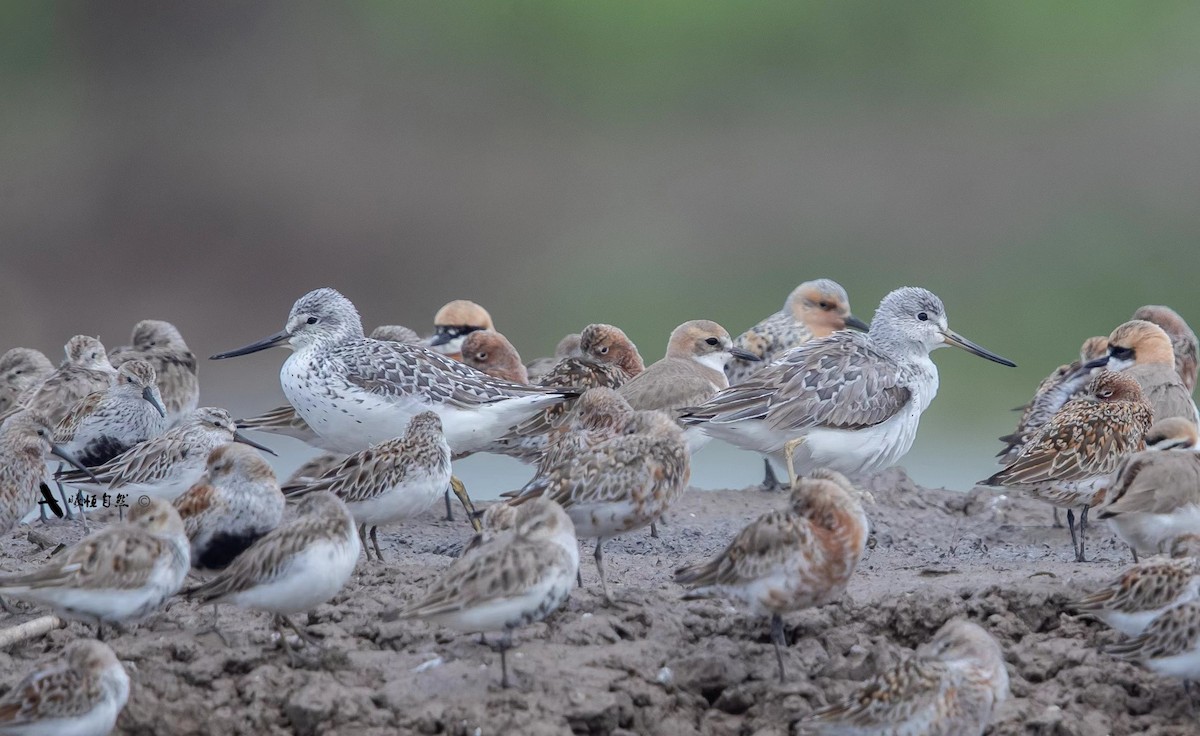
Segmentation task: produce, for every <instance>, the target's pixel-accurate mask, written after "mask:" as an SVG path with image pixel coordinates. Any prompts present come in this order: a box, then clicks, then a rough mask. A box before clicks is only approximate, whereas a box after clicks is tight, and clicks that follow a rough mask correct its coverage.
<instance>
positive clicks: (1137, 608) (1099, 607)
mask: <svg viewBox="0 0 1200 736" xmlns="http://www.w3.org/2000/svg"><path fill="white" fill-rule="evenodd" d="M1197 542H1200V537H1197V536H1195V535H1187V536H1183V537H1179V538H1177V539H1176V540H1174V542H1172V544H1171V559H1167V560H1164V559H1151V560H1146V561H1145V562H1141V563H1135V564H1134V565H1133V567H1130V568H1128V569H1126V570H1125V571H1124V572H1122V573H1121V575H1120V576H1119V577H1117V578H1116V579H1115V580H1113V581H1112V582H1110V583H1109V584H1108V585H1106V586H1104V587H1103V588H1100V589H1099V590H1097V591H1096V592H1094V593H1092V594H1091V595H1089V596H1087V597H1086V598H1084V599H1082V600H1080V601H1078V602H1076V603H1073V604H1070V605H1069V606H1068V608H1071V609H1074V610H1076V611H1078V612H1079V613H1085V614H1088V615H1091V616H1095V617H1096V618H1098V619H1100V620H1101V621H1103V622H1104V623H1106V624H1108V625H1109V626H1110V627H1112V628H1114V629H1116V630H1117V631H1119V632H1121V633H1122V634H1124V635H1125V636H1140V635H1141V634H1142V632H1144V631H1145V630H1146V627H1147V626H1149V625H1150V624H1151V623H1152V622H1153V621H1154V619H1156V618H1158V617H1159V616H1161V615H1162V614H1163V612H1164V611H1167V610H1170V609H1172V608H1174V607H1175V606H1178V605H1180V604H1181V603H1190V602H1192V601H1195V600H1200V558H1197V557H1196V554H1197V552H1200V545H1198V544H1197Z"/></svg>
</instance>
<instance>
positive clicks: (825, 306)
mask: <svg viewBox="0 0 1200 736" xmlns="http://www.w3.org/2000/svg"><path fill="white" fill-rule="evenodd" d="M817 306H818V307H820V308H821V309H829V302H817Z"/></svg>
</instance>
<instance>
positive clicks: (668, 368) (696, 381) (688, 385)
mask: <svg viewBox="0 0 1200 736" xmlns="http://www.w3.org/2000/svg"><path fill="white" fill-rule="evenodd" d="M734 358H740V359H742V360H748V361H758V360H762V358H760V357H758V356H757V355H755V354H754V353H751V352H748V351H746V350H743V349H742V348H739V347H736V346H734V344H733V341H732V340H731V339H730V338H729V333H728V332H726V331H725V328H724V327H722V326H721V325H719V324H717V323H716V322H712V321H710V320H707V319H696V320H692V321H691V322H684V323H683V324H681V325H679V326H678V327H676V328H675V329H674V330H672V331H671V337H670V339H669V340H668V341H667V355H666V357H665V358H663V359H662V360H660V361H658V362H656V363H653V364H651V365H650V367H649V368H647V369H646V370H645V371H643V372H642V373H640V374H639V375H637V376H634V377H633V378H632V379H630V381H629V382H628V383H626V384H624V385H623V386H621V387H620V388H618V389H617V393H619V394H620V395H621V396H622V397H624V399H625V400H626V401H628V402H629V405H630V406H631V407H633V408H634V409H637V410H639V411H646V410H651V409H657V410H659V411H665V412H667V413H668V414H670V415H672V416H675V415H676V414H678V413H679V411H680V410H681V409H683V408H684V407H688V406H696V405H697V404H703V403H704V402H705V401H708V400H709V399H710V398H712V397H713V395H715V394H716V393H717V392H718V391H721V390H723V389H726V388H729V381H728V380H727V379H726V378H725V366H726V364H728V363H729V361H730V360H732V359H734ZM686 434H687V439H688V447H689V449H691V450H692V451H693V452H695V451H696V450H697V449H699V448H700V446H702V445H703V444H704V442H705V441H707V439H708V438H707V437H706V436H704V434H703V433H702V432H701V431H700V430H699V429H692V430H690V431H689V432H688V433H686Z"/></svg>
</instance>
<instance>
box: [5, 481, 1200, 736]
mask: <svg viewBox="0 0 1200 736" xmlns="http://www.w3.org/2000/svg"><path fill="white" fill-rule="evenodd" d="M863 484H864V485H865V486H867V487H869V488H870V489H871V490H872V492H873V494H874V497H875V500H876V503H875V505H874V506H870V507H868V514H869V516H870V517H871V519H872V523H873V525H874V541H875V546H874V548H873V549H871V550H869V551H868V553H867V556H866V558H865V559H864V560H863V562H862V564H861V565H860V567H859V570H858V572H857V573H856V576H855V579H854V581H853V583H852V584H851V585H850V589H849V591H848V593H847V595H846V596H845V598H844V599H843V600H841V601H839V602H838V603H836V604H832V605H829V606H826V607H824V608H822V609H819V610H809V611H803V612H799V613H796V614H793V615H791V616H788V617H787V619H786V622H787V637H788V641H789V647H788V649H787V653H786V664H787V668H788V672H789V679H788V681H787V683H786V684H782V685H781V684H780V683H779V682H778V681H777V679H776V677H775V658H774V655H773V653H772V649H771V645H770V639H769V635H768V630H767V622H766V621H765V620H763V619H760V618H756V617H751V616H748V615H746V614H744V613H742V612H740V611H738V610H735V609H734V608H732V607H731V606H729V605H727V604H726V603H724V602H720V601H696V602H683V601H681V600H680V593H681V590H680V588H679V587H677V586H676V585H675V584H674V583H673V582H672V581H671V572H672V570H673V569H674V568H675V567H676V566H677V565H679V564H682V563H685V562H691V561H695V560H699V559H701V558H705V557H707V556H709V555H712V554H714V553H715V552H717V551H718V550H719V549H720V548H722V547H723V546H724V545H725V544H726V543H727V542H728V540H729V539H730V537H731V536H732V535H733V534H734V533H735V532H736V531H737V530H738V529H739V528H740V527H741V526H743V525H744V524H745V523H746V522H748V521H749V520H751V519H752V518H754V517H755V516H757V515H759V514H760V513H762V512H764V511H766V510H767V509H770V508H773V507H776V506H779V505H781V504H783V503H784V501H785V497H784V495H783V494H779V493H765V492H763V491H760V490H757V489H745V490H730V491H694V492H690V493H688V494H687V495H685V496H684V498H683V499H682V500H681V501H680V503H679V505H678V506H677V507H676V508H674V509H673V510H672V512H671V514H670V516H669V517H668V520H667V524H666V525H664V526H663V527H662V529H661V538H660V539H651V538H650V536H649V534H648V533H647V532H645V531H639V532H635V533H632V534H629V535H627V536H626V537H624V538H622V539H617V540H613V541H610V542H609V543H608V545H607V546H606V548H605V557H606V561H607V564H608V569H609V574H610V581H613V584H614V594H615V595H616V596H617V597H619V598H622V599H625V600H626V601H628V602H629V603H628V605H627V607H626V608H624V609H612V608H606V607H605V606H604V605H603V603H602V601H601V598H600V595H599V590H598V581H597V577H596V572H595V568H594V566H593V564H592V561H591V554H590V552H591V542H587V543H585V545H586V546H585V554H584V556H583V570H584V584H585V587H584V589H583V590H579V591H576V592H575V593H574V594H573V595H572V597H571V600H570V601H569V602H568V603H567V605H566V606H565V607H564V609H563V610H560V611H559V612H558V613H557V614H556V615H555V616H553V617H552V618H551V620H549V621H548V622H546V623H542V624H538V625H535V626H532V627H530V628H528V629H527V630H525V631H523V632H521V633H520V634H519V635H518V642H519V646H518V648H517V649H516V650H515V651H514V652H513V653H512V654H511V655H510V658H509V663H510V667H511V669H512V673H513V675H514V680H515V687H513V688H511V689H509V690H503V689H501V688H500V687H499V677H500V672H499V657H498V655H497V654H495V653H493V652H492V651H491V650H490V649H489V648H487V647H485V646H482V645H481V644H480V643H479V642H478V639H477V637H471V636H456V635H454V634H452V633H451V632H448V631H445V630H441V629H438V628H437V627H434V626H431V625H427V624H424V623H412V622H406V621H400V620H398V618H397V613H398V611H399V610H400V609H401V607H402V606H403V604H404V602H405V601H406V600H407V599H408V598H409V597H411V596H412V595H414V593H415V592H416V591H418V590H421V589H422V588H423V587H424V586H425V585H426V584H427V582H428V580H429V579H430V578H431V576H433V575H436V574H437V573H438V571H439V570H441V569H442V568H444V567H445V566H446V565H448V564H449V563H450V561H451V557H449V556H448V555H449V554H451V553H452V552H453V551H454V550H455V549H456V548H457V546H458V545H459V544H460V543H461V542H462V541H463V540H465V539H466V538H467V537H468V536H469V529H468V527H467V525H466V523H465V522H459V523H456V524H452V523H448V522H444V521H441V520H438V519H436V518H435V517H434V516H432V515H431V516H430V517H429V518H428V519H427V520H425V521H424V522H422V523H413V524H409V525H407V526H402V527H397V528H395V529H390V530H387V531H386V532H381V534H380V538H381V539H380V541H381V543H383V544H385V549H384V554H385V555H386V556H387V562H385V563H379V562H371V563H367V562H365V561H364V562H361V563H360V565H359V568H358V570H357V572H356V574H355V577H354V578H353V580H352V581H351V583H350V585H349V586H347V588H346V589H345V590H343V591H342V593H341V594H340V595H339V596H338V597H337V598H336V599H335V600H333V601H332V602H330V603H328V604H326V605H322V606H321V607H320V608H318V609H317V610H316V611H314V612H313V613H311V614H310V615H309V616H308V619H307V622H308V624H309V626H310V628H311V630H312V631H313V632H314V633H316V634H319V635H321V636H323V637H324V642H325V645H324V647H323V648H322V649H320V650H317V649H314V648H312V647H309V648H308V649H306V650H305V651H304V652H303V653H302V656H301V663H300V665H299V666H298V667H297V668H293V667H291V666H289V664H288V661H287V659H286V658H285V657H284V656H283V655H282V653H281V652H280V650H279V649H278V643H277V642H276V641H275V639H274V634H273V632H272V631H271V629H270V627H269V620H268V617H267V616H266V615H265V614H259V613H252V612H242V611H236V610H234V609H232V608H230V607H228V606H225V607H222V609H223V610H222V615H221V620H222V622H223V626H222V629H223V631H224V632H225V635H226V636H227V637H228V638H229V640H230V644H231V646H228V647H227V646H226V645H225V644H223V643H222V642H221V640H220V639H219V638H218V637H217V636H216V635H215V634H211V633H210V634H198V633H197V632H198V631H200V630H201V629H202V628H203V627H204V625H206V624H207V623H208V618H209V616H210V609H205V610H199V609H198V608H197V607H196V606H194V605H192V604H190V603H187V602H185V601H182V600H180V601H177V602H176V603H175V604H174V605H172V606H171V608H170V609H169V610H168V611H166V612H165V613H162V614H160V615H158V616H156V617H155V618H152V619H151V620H149V621H148V622H146V623H145V624H143V625H141V626H138V627H133V628H131V630H130V631H128V632H124V633H121V634H119V635H117V636H115V637H112V638H111V640H110V643H111V644H112V646H113V648H114V649H115V650H116V652H117V654H118V656H119V657H120V658H121V659H122V660H123V661H125V663H126V666H127V668H128V670H129V672H130V675H131V677H132V679H133V683H134V684H133V690H132V695H131V697H130V700H129V705H128V706H127V707H126V709H125V711H124V712H123V714H122V715H121V718H120V720H119V722H118V727H117V731H116V732H117V733H120V734H138V735H146V736H149V735H150V734H207V733H221V734H287V733H299V734H354V735H355V736H363V735H367V734H392V733H418V734H533V735H537V734H565V733H577V734H595V735H600V734H613V735H614V736H615V735H618V734H663V735H664V736H674V735H679V736H683V735H684V734H713V735H716V734H747V735H748V734H762V735H764V736H765V735H767V734H790V733H793V729H792V725H791V724H792V722H793V721H795V720H796V719H797V718H798V717H799V716H802V715H804V714H805V713H807V712H809V711H810V710H811V709H812V708H814V707H816V706H819V705H822V704H825V703H827V702H829V701H830V700H833V699H837V698H840V697H841V696H843V695H845V694H846V693H847V692H849V691H850V690H851V689H852V688H853V687H855V685H856V684H858V683H860V682H861V681H863V680H864V679H866V678H867V677H868V676H869V675H870V674H871V673H872V672H873V671H874V670H875V669H876V668H877V667H879V666H882V665H885V664H887V663H889V662H893V661H895V659H896V658H897V657H898V656H899V655H901V654H902V653H903V652H904V651H905V650H906V649H908V648H912V647H914V646H916V645H917V644H918V643H920V642H922V641H924V640H925V639H927V638H928V637H929V636H930V635H931V634H932V632H933V631H934V630H936V629H937V628H938V627H939V626H940V625H941V624H942V623H943V622H944V621H945V620H946V619H947V618H949V617H951V616H967V617H969V618H970V619H972V620H974V621H977V622H979V623H981V624H983V625H984V626H985V627H986V628H987V629H988V630H989V631H991V632H992V633H993V634H994V635H995V636H996V637H997V638H998V639H999V640H1000V641H1001V642H1002V644H1003V647H1004V652H1005V658H1006V660H1007V662H1008V667H1009V673H1010V676H1011V678H1012V698H1011V699H1010V700H1009V701H1008V702H1007V703H1006V704H1005V705H1004V706H1003V708H1002V709H1001V710H1000V711H999V713H998V714H997V716H996V718H995V720H994V723H993V726H992V728H991V731H990V733H993V734H1017V733H1022V734H1056V735H1064V736H1065V735H1067V734H1107V733H1111V734H1126V733H1146V734H1194V733H1197V731H1198V729H1200V727H1198V726H1197V725H1196V723H1197V719H1196V715H1195V711H1193V710H1192V707H1191V705H1190V701H1189V700H1188V698H1187V697H1186V696H1185V695H1184V691H1183V688H1182V686H1181V685H1180V683H1178V682H1173V681H1169V680H1161V679H1159V678H1157V677H1155V676H1153V675H1151V674H1148V673H1146V672H1143V671H1141V670H1139V669H1138V668H1136V667H1134V666H1132V665H1129V664H1125V663H1121V662H1116V661H1113V660H1110V659H1108V658H1106V657H1105V656H1104V655H1102V654H1100V653H1098V651H1097V644H1100V643H1103V642H1106V641H1112V640H1115V638H1116V635H1115V634H1114V633H1112V632H1110V631H1108V630H1107V629H1105V628H1104V627H1103V626H1102V625H1100V624H1098V623H1095V622H1092V621H1088V620H1085V619H1077V618H1075V617H1073V616H1071V615H1069V614H1068V613H1065V612H1064V610H1063V609H1064V604H1065V603H1066V602H1067V601H1069V600H1071V599H1072V598H1075V597H1077V596H1078V595H1079V594H1081V593H1082V592H1084V591H1086V590H1088V589H1089V588H1090V587H1093V586H1095V585H1097V584H1098V583H1100V582H1102V581H1105V580H1106V579H1108V578H1110V577H1111V576H1113V575H1114V574H1115V573H1116V572H1118V571H1119V570H1120V569H1121V568H1122V567H1124V566H1125V565H1126V564H1127V563H1128V560H1127V557H1126V555H1127V553H1126V552H1125V551H1124V550H1123V549H1121V548H1119V547H1118V545H1117V543H1116V540H1115V538H1113V537H1112V536H1111V534H1110V533H1109V532H1108V531H1107V530H1106V529H1104V528H1102V527H1095V528H1093V530H1092V534H1091V536H1090V539H1089V555H1090V556H1091V559H1092V561H1091V562H1089V563H1085V564H1076V563H1075V562H1073V561H1072V560H1073V556H1072V554H1071V551H1070V544H1069V540H1068V536H1067V532H1066V530H1065V529H1054V528H1051V527H1050V523H1049V522H1050V511H1049V509H1048V508H1047V507H1045V506H1043V505H1041V504H1039V503H1037V502H1034V501H1031V500H1028V499H1024V498H1020V497H1013V496H1003V495H1002V494H999V493H996V492H993V491H987V490H983V489H977V490H976V491H974V492H972V493H956V492H948V491H942V490H929V489H920V488H917V487H915V486H914V485H913V484H912V483H911V482H910V481H909V480H908V479H907V478H906V477H905V476H904V474H903V473H902V472H901V471H888V472H885V473H883V474H880V475H878V476H874V477H872V478H869V479H865V480H864V481H863ZM29 531H30V529H29V528H28V527H22V528H21V529H20V530H18V531H14V532H12V533H10V534H8V535H6V536H5V537H4V538H3V540H2V542H3V551H4V553H5V555H6V556H5V557H4V558H0V567H3V568H5V569H24V568H26V567H29V566H32V565H35V564H37V563H39V562H40V561H42V560H44V559H46V558H47V556H48V555H49V549H43V548H42V547H40V546H38V545H36V544H33V543H31V542H30V541H29ZM35 532H36V533H37V534H41V535H43V536H44V537H48V538H51V539H53V540H55V541H57V540H60V539H62V540H70V539H73V538H76V537H78V535H79V533H80V532H79V530H78V525H70V524H66V523H56V524H54V525H51V526H47V527H35ZM43 613H44V611H42V610H36V609H29V608H25V609H22V610H21V611H19V612H18V613H17V614H16V615H13V616H9V617H7V619H6V620H4V621H3V622H0V626H8V625H12V624H15V623H19V622H21V621H24V620H28V619H30V618H34V617H36V616H38V615H41V614H43ZM0 616H3V614H0ZM300 618H301V619H302V618H303V617H300ZM84 635H90V634H89V633H88V631H87V630H85V629H84V628H83V627H82V626H81V625H79V624H72V625H71V626H70V627H68V628H66V629H60V630H56V631H53V632H51V633H50V634H49V635H47V636H45V637H43V638H41V639H38V640H35V641H32V642H28V643H25V644H23V645H18V646H16V647H13V648H10V649H9V650H8V651H5V652H0V681H2V682H3V684H2V685H0V688H8V687H11V686H12V684H14V683H15V682H16V681H17V679H19V677H20V676H22V675H23V673H24V672H25V671H27V670H28V669H29V668H30V667H31V665H32V664H33V663H34V662H35V661H37V660H40V659H42V658H45V657H47V656H49V655H50V654H52V653H55V652H58V651H60V650H61V648H62V647H63V646H64V645H65V644H66V643H67V642H68V641H69V640H71V639H72V638H75V637H79V636H84Z"/></svg>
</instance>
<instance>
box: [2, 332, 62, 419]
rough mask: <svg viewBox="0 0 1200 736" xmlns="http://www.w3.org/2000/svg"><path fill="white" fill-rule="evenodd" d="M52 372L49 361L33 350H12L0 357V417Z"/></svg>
mask: <svg viewBox="0 0 1200 736" xmlns="http://www.w3.org/2000/svg"><path fill="white" fill-rule="evenodd" d="M53 372H54V364H53V363H51V362H50V359H49V358H47V357H46V356H45V355H43V354H42V352H41V351H39V350H34V349H33V348H12V349H10V350H9V351H7V352H6V353H4V355H3V356H0V415H2V414H4V413H5V412H7V411H8V410H9V409H10V408H11V407H13V406H14V405H16V402H17V398H18V397H20V396H24V395H25V394H26V393H27V392H29V391H30V390H31V389H33V388H34V387H35V386H40V385H42V382H43V381H45V380H46V379H47V378H49V377H50V374H51V373H53Z"/></svg>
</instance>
